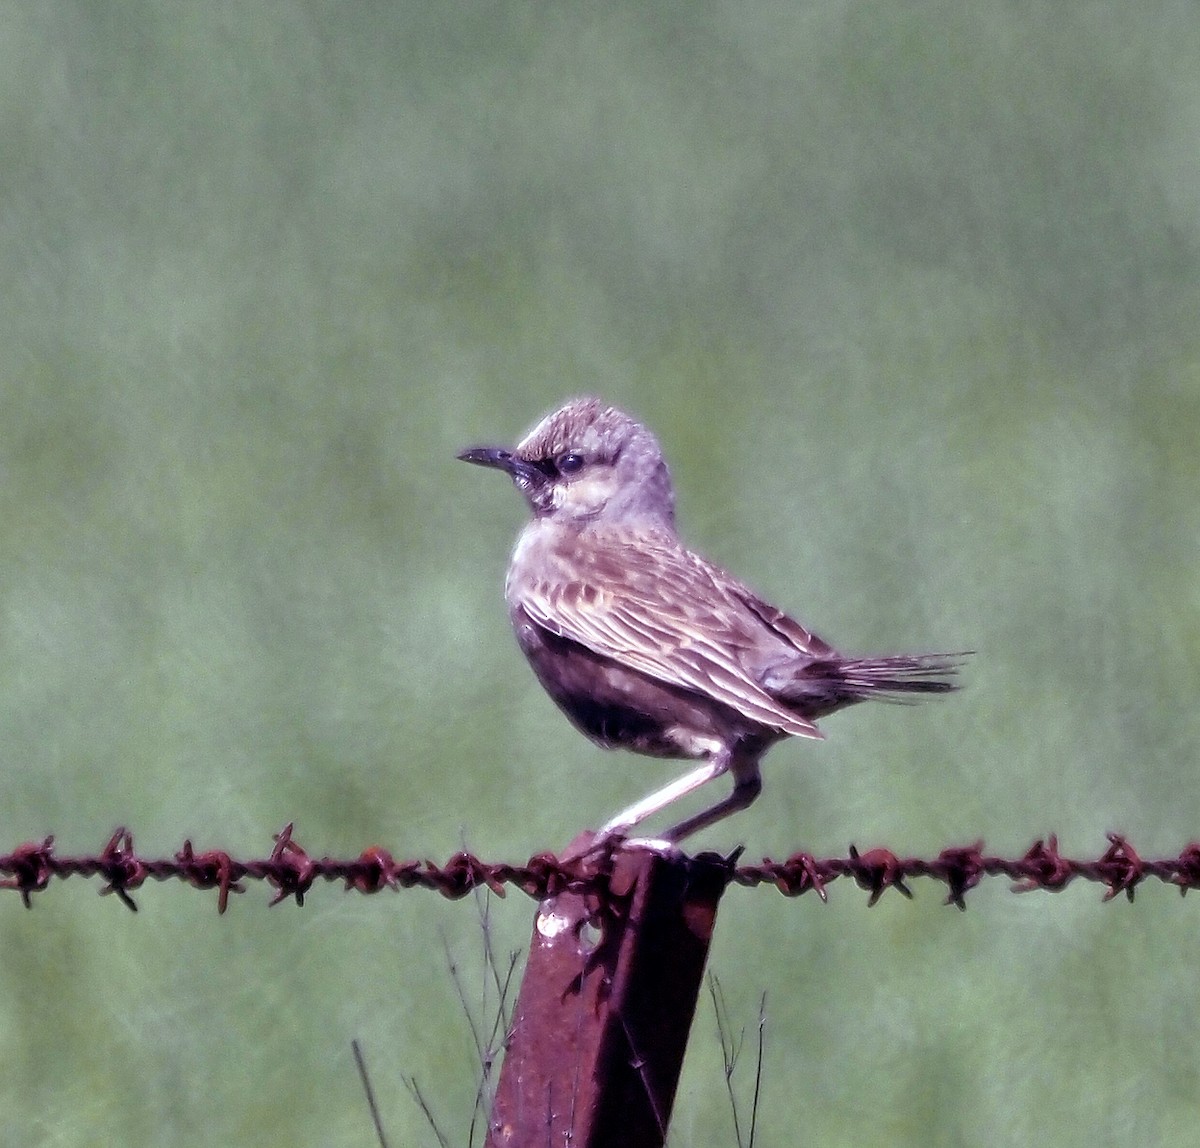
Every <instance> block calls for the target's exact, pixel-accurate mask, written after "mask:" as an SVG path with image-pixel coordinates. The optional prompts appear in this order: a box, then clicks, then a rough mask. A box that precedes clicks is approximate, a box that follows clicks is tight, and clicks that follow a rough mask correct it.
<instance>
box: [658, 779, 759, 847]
mask: <svg viewBox="0 0 1200 1148" xmlns="http://www.w3.org/2000/svg"><path fill="white" fill-rule="evenodd" d="M761 792H762V780H761V779H760V777H759V775H758V765H757V763H755V765H754V766H753V768H751V769H748V770H744V771H737V770H735V771H734V777H733V792H732V793H731V794H730V795H729V796H728V797H726V798H725V799H724V800H723V801H718V802H717V803H716V805H713V806H710V807H709V808H708V809H702V810H701V811H700V812H699V813H696V814H693V815H692V816H691V817H688V818H686V819H685V820H683V821H681V822H680V823H679V824H678V825H672V826H671V828H670V829H668V830H667V831H666V833H664V834H663V840H664V841H669V842H671V844H673V845H678V844H679V842H680V841H682V840H683V839H684V838H685V837H690V836H691V835H692V834H693V833H699V832H700V830H701V829H707V828H708V827H709V826H710V825H716V823H717V822H718V821H721V820H723V819H724V818H726V817H728V816H729V815H730V814H731V813H737V811H738V810H739V809H745V808H746V806H747V805H749V804H750V803H751V802H752V801H753V800H754V799H755V798H756V797H757V796H758V795H759V794H760V793H761Z"/></svg>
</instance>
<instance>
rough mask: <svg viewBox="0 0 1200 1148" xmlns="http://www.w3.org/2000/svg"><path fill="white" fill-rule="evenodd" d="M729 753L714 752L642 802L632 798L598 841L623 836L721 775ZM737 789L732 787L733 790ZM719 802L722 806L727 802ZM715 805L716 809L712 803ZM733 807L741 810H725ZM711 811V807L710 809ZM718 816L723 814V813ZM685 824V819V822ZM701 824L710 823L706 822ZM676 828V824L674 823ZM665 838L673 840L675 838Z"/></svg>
mask: <svg viewBox="0 0 1200 1148" xmlns="http://www.w3.org/2000/svg"><path fill="white" fill-rule="evenodd" d="M729 761H730V754H729V753H728V752H724V751H722V752H719V753H717V754H716V755H714V756H713V757H712V758H711V759H710V760H709V761H706V762H705V763H704V764H703V765H702V766H700V768H699V769H693V770H692V771H691V772H690V773H685V774H684V775H683V776H682V777H677V778H676V779H675V780H674V781H672V782H671V783H670V784H669V785H664V786H663V787H662V788H661V789H656V790H655V791H654V792H653V793H650V794H647V795H646V796H645V797H643V798H642V799H641V801H635V802H634V803H633V804H632V805H631V806H629V808H628V809H622V810H621V812H620V813H618V814H617V815H616V816H615V817H613V818H610V819H609V820H608V821H607V822H606V823H605V825H604V827H603V828H602V829H601V830H600V834H599V837H598V838H597V840H604V839H605V838H607V837H614V836H617V835H618V834H620V835H624V833H625V831H626V830H628V829H632V828H633V827H634V826H635V825H638V824H640V823H641V822H643V821H645V820H646V818H647V817H650V816H652V815H653V814H655V813H657V812H658V811H659V810H660V809H665V808H666V807H667V806H668V805H670V804H671V803H672V802H673V801H678V800H679V798H681V797H686V796H687V794H689V793H691V792H692V791H693V790H695V789H699V788H700V786H702V785H703V784H704V783H705V782H706V781H712V779H713V778H714V777H720V776H721V774H723V773H724V772H725V771H726V770H727V769H728V768H729ZM736 792H737V789H736V788H735V789H734V793H736ZM757 792H758V791H757V790H755V794H754V795H752V796H751V797H749V798H748V799H747V800H746V801H745V802H744V803H743V804H745V805H749V804H750V802H751V801H753V800H754V796H755V795H757ZM727 801H728V799H726V801H725V802H721V803H720V804H721V806H724V805H725V804H726V803H727ZM714 808H718V807H717V806H714ZM733 808H737V809H741V808H742V806H741V805H738V806H735V807H731V808H730V809H729V811H728V812H733ZM709 812H711V810H709ZM721 816H724V814H722V815H721ZM684 824H685V825H686V824H687V822H684ZM704 824H706V825H707V824H711V823H710V822H707V821H706V822H705V823H704ZM676 828H679V826H676ZM668 838H669V839H671V840H675V838H672V837H670V835H669V834H668Z"/></svg>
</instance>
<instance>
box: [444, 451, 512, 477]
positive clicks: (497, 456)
mask: <svg viewBox="0 0 1200 1148" xmlns="http://www.w3.org/2000/svg"><path fill="white" fill-rule="evenodd" d="M457 457H458V458H460V459H461V460H462V461H463V462H473V463H474V464H475V465H476V466H490V467H493V468H494V469H496V470H506V471H508V473H509V474H512V472H513V468H514V466H515V464H516V462H517V461H518V460H517V459H516V457H515V456H514V455H513V452H512V451H511V450H505V449H504V447H502V446H472V447H468V448H467V449H466V450H462V451H459V452H458V456H457Z"/></svg>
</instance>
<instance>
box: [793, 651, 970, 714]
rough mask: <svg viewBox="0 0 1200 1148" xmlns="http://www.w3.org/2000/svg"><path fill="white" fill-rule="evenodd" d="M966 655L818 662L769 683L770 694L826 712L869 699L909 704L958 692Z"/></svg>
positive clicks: (905, 655)
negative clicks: (773, 685) (787, 679)
mask: <svg viewBox="0 0 1200 1148" xmlns="http://www.w3.org/2000/svg"><path fill="white" fill-rule="evenodd" d="M970 652H971V651H969V650H964V651H961V652H959V653H955V654H894V655H885V656H881V657H873V658H844V657H841V656H840V655H834V656H833V657H827V658H817V659H815V660H814V661H811V662H808V663H806V664H805V665H804V666H802V667H799V668H798V669H797V670H795V671H794V673H793V674H792V675H789V676H790V680H789V681H788V682H787V683H786V684H785V683H783V682H777V683H773V684H775V687H776V688H775V690H773V691H772V692H777V693H778V696H780V697H781V698H785V699H787V700H788V701H795V702H800V703H802V704H803V705H804V706H805V707H806V708H807V707H812V708H814V709H815V710H819V711H820V712H825V713H829V712H831V711H832V710H835V709H840V708H841V707H842V706H847V705H853V704H854V703H855V702H863V701H868V700H874V701H885V702H900V703H906V702H908V703H911V702H915V701H919V700H920V697H921V695H922V694H947V693H951V692H952V691H953V690H956V689H958V683H957V681H955V676H956V675H957V673H958V670H959V668H960V667H961V666H962V664H963V662H964V660H965V659H966V658H967V656H968V655H969V654H970Z"/></svg>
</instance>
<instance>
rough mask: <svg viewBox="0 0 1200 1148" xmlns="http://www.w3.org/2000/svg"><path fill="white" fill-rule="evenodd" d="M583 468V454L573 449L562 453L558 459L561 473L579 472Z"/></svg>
mask: <svg viewBox="0 0 1200 1148" xmlns="http://www.w3.org/2000/svg"><path fill="white" fill-rule="evenodd" d="M582 469H583V455H581V454H577V453H576V452H575V451H571V452H570V453H568V454H564V455H560V456H559V459H558V473H559V474H578V473H579V472H580V471H581V470H582Z"/></svg>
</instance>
